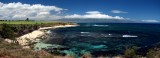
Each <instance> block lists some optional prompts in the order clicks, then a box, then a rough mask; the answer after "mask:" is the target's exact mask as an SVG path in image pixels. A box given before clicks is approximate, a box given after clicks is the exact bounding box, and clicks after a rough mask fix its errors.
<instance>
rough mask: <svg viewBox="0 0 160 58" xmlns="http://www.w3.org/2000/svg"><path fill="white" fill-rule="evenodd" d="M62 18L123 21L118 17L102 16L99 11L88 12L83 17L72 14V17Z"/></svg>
mask: <svg viewBox="0 0 160 58" xmlns="http://www.w3.org/2000/svg"><path fill="white" fill-rule="evenodd" d="M64 18H69V19H73V18H80V19H120V20H121V19H125V18H123V17H120V16H110V15H107V14H102V13H101V12H99V11H88V12H86V14H85V15H79V14H73V15H66V16H65V17H64Z"/></svg>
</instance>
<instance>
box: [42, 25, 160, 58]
mask: <svg viewBox="0 0 160 58" xmlns="http://www.w3.org/2000/svg"><path fill="white" fill-rule="evenodd" d="M79 25H80V26H77V27H68V28H59V29H53V30H50V32H51V34H50V38H49V40H47V41H45V42H46V43H49V44H59V45H63V46H67V47H69V48H70V49H69V51H72V52H74V53H76V54H82V53H84V52H89V53H91V54H92V55H106V54H108V55H109V54H114V55H118V54H123V53H124V51H125V49H127V48H128V47H133V46H136V47H138V48H139V49H140V48H148V47H150V46H152V45H154V44H157V43H159V42H160V24H149V23H79Z"/></svg>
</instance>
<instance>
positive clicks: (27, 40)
mask: <svg viewBox="0 0 160 58" xmlns="http://www.w3.org/2000/svg"><path fill="white" fill-rule="evenodd" d="M76 26H78V25H77V24H74V25H58V26H52V27H42V28H39V29H38V30H34V31H32V32H31V33H28V34H24V35H22V36H20V37H18V38H16V41H17V42H18V43H19V44H20V45H21V46H23V48H30V47H29V44H31V43H35V42H39V41H40V40H42V39H39V38H38V37H42V36H44V35H45V34H46V30H49V29H56V28H66V27H76Z"/></svg>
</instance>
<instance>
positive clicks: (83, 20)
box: [54, 19, 136, 23]
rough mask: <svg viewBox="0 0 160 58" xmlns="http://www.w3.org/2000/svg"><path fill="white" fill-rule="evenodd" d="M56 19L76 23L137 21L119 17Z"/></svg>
mask: <svg viewBox="0 0 160 58" xmlns="http://www.w3.org/2000/svg"><path fill="white" fill-rule="evenodd" d="M54 21H60V22H75V23H136V21H132V20H118V19H59V20H54Z"/></svg>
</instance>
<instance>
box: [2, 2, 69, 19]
mask: <svg viewBox="0 0 160 58" xmlns="http://www.w3.org/2000/svg"><path fill="white" fill-rule="evenodd" d="M63 10H66V9H63V8H59V7H56V6H45V5H41V4H33V5H31V4H22V3H20V2H17V3H14V2H13V3H7V4H5V3H1V2H0V19H23V18H24V19H26V18H30V19H60V18H61V16H57V15H56V14H57V13H61V11H63ZM51 12H54V13H55V14H51Z"/></svg>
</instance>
